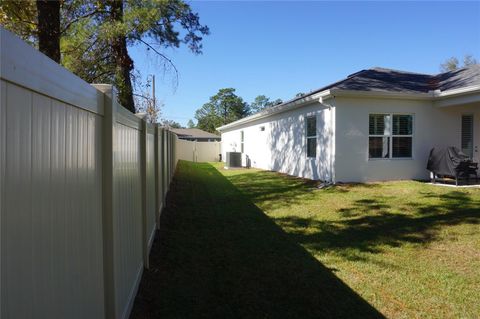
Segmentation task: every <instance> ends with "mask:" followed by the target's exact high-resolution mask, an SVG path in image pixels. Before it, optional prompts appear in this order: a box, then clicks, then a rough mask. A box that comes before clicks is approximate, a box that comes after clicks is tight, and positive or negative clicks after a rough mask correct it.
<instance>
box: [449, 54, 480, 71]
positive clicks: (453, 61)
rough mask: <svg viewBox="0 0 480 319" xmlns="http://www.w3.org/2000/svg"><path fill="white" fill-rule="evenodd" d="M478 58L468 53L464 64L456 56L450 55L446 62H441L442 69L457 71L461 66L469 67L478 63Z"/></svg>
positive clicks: (464, 58)
mask: <svg viewBox="0 0 480 319" xmlns="http://www.w3.org/2000/svg"><path fill="white" fill-rule="evenodd" d="M477 63H478V62H477V60H476V59H475V57H474V56H473V55H471V54H466V55H465V56H464V57H463V66H462V65H461V64H460V61H459V60H458V59H457V58H456V57H450V58H448V59H447V60H446V61H445V62H443V63H442V64H440V71H442V72H448V71H455V70H458V69H461V68H465V67H468V66H470V65H473V64H477Z"/></svg>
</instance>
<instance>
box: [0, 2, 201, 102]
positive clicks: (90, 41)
mask: <svg viewBox="0 0 480 319" xmlns="http://www.w3.org/2000/svg"><path fill="white" fill-rule="evenodd" d="M119 3H120V4H121V5H120V7H121V8H122V9H123V10H121V11H122V12H117V13H118V14H116V15H115V14H114V13H115V12H114V7H117V8H118V6H119V5H118V4H119ZM0 24H2V25H3V26H4V27H5V28H7V29H9V30H10V31H12V32H14V33H16V34H17V35H19V36H21V37H22V38H23V39H25V40H27V41H29V42H30V43H32V44H34V45H36V46H38V25H37V10H36V6H35V2H34V1H18V0H15V1H1V2H0ZM60 24H61V27H60V30H61V41H60V46H61V53H62V58H61V63H62V64H63V65H64V66H65V67H66V68H68V69H69V70H71V71H72V72H73V73H75V74H76V75H78V76H79V77H81V78H82V79H84V80H85V81H87V82H96V83H100V82H102V83H110V84H114V85H115V86H116V87H117V89H118V91H119V96H125V95H127V96H128V95H130V97H132V96H131V95H133V92H131V87H132V84H131V80H132V79H133V80H135V77H133V71H134V69H133V67H134V65H133V62H131V59H130V57H129V55H128V51H127V47H130V46H133V45H138V44H140V45H142V46H143V47H144V48H145V49H146V50H147V51H150V52H152V51H153V52H154V53H155V55H157V56H158V57H159V58H160V59H159V60H160V61H163V62H164V63H163V64H162V65H161V66H162V67H164V68H165V69H167V68H171V69H173V70H174V72H175V75H176V67H175V65H174V64H173V62H172V61H171V60H170V59H169V58H168V57H167V56H165V55H164V54H163V53H162V52H161V51H162V50H163V49H165V48H170V47H179V46H180V45H182V44H183V45H186V46H187V47H188V48H189V49H190V51H191V52H193V53H194V54H200V53H202V37H203V36H204V35H208V34H209V29H208V27H207V26H205V25H202V24H201V23H200V19H199V16H198V14H197V13H195V12H193V11H192V9H191V7H190V5H189V4H187V3H186V2H184V1H182V0H152V1H141V0H121V1H91V0H90V1H89V0H64V1H61V22H60ZM119 39H120V40H121V41H120V42H124V43H125V44H122V43H120V45H121V46H124V47H123V48H120V50H114V48H115V47H116V46H115V44H117V45H118V42H119ZM119 52H120V54H119ZM129 90H130V92H128V91H129ZM126 91H127V92H126ZM132 100H133V98H132ZM132 107H133V106H132Z"/></svg>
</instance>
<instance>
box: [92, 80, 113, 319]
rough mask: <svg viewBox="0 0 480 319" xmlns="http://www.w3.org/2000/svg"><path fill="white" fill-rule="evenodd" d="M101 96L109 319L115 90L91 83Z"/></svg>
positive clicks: (110, 315)
mask: <svg viewBox="0 0 480 319" xmlns="http://www.w3.org/2000/svg"><path fill="white" fill-rule="evenodd" d="M94 86H95V87H96V88H97V89H98V90H99V91H101V92H102V93H104V94H103V95H104V102H103V106H104V116H103V140H102V162H103V163H102V174H103V176H102V181H103V185H102V192H103V214H102V229H103V277H104V289H105V291H104V298H105V318H107V319H111V318H112V319H113V318H115V317H116V314H115V280H114V278H115V274H114V271H115V267H114V264H113V263H114V242H113V240H114V234H113V231H114V229H113V213H114V212H113V200H114V180H113V178H114V160H115V159H114V149H115V142H116V136H115V129H116V123H117V121H116V113H117V103H115V99H116V91H115V88H114V87H113V86H112V85H107V84H95V85H94Z"/></svg>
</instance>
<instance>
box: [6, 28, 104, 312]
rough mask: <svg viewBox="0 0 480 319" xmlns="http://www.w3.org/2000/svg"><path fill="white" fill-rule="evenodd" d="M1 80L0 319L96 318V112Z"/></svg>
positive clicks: (99, 306)
mask: <svg viewBox="0 0 480 319" xmlns="http://www.w3.org/2000/svg"><path fill="white" fill-rule="evenodd" d="M2 36H3V34H2ZM2 47H3V45H2ZM2 53H3V52H2ZM4 77H8V74H3V73H2V81H1V82H2V110H5V112H4V113H3V114H2V120H3V121H4V123H6V125H5V129H4V130H3V132H2V141H3V143H2V144H3V145H4V147H5V158H4V160H3V161H2V170H5V173H4V178H3V177H2V189H3V188H4V190H5V194H4V195H5V198H2V201H1V206H2V211H1V220H2V223H1V227H2V229H1V247H2V251H1V254H2V258H1V263H2V268H1V278H2V279H1V281H2V300H1V301H2V309H1V311H2V317H3V318H33V317H36V316H38V314H42V317H51V318H59V317H64V318H65V317H68V318H85V317H89V318H103V316H104V303H103V251H102V202H101V179H100V178H101V174H102V165H101V159H102V158H101V155H100V152H101V134H100V132H101V116H100V115H98V114H93V113H90V112H88V111H86V110H82V109H79V108H77V107H75V106H73V105H71V104H67V103H64V102H60V101H58V100H55V99H52V98H50V97H47V96H45V95H41V94H39V93H36V92H34V91H33V90H30V89H26V88H23V87H20V86H18V85H16V84H13V83H10V82H7V81H5V80H4V79H3V78H4ZM6 167H8V169H5V168H6ZM54 305H55V306H54Z"/></svg>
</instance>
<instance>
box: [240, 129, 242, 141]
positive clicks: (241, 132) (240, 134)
mask: <svg viewBox="0 0 480 319" xmlns="http://www.w3.org/2000/svg"><path fill="white" fill-rule="evenodd" d="M240 141H241V142H243V131H240Z"/></svg>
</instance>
